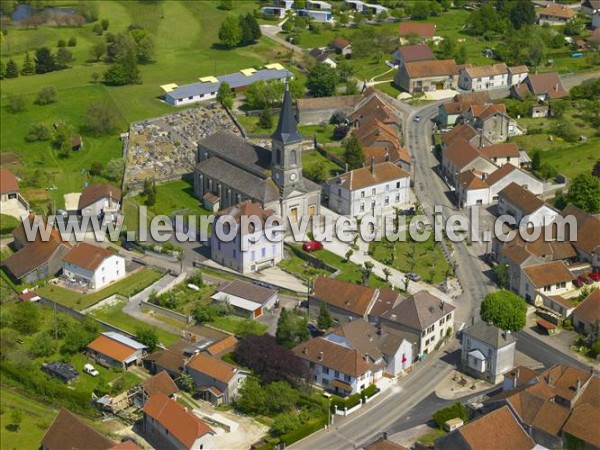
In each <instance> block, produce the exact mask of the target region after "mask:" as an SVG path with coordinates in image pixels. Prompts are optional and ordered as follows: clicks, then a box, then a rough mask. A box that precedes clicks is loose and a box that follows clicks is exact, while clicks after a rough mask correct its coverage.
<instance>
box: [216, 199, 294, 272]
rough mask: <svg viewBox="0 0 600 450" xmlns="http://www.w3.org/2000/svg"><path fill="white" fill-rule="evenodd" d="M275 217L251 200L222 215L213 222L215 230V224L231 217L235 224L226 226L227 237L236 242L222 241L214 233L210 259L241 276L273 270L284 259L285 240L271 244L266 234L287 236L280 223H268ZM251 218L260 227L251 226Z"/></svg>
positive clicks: (222, 212)
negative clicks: (245, 221)
mask: <svg viewBox="0 0 600 450" xmlns="http://www.w3.org/2000/svg"><path fill="white" fill-rule="evenodd" d="M274 214H275V212H274V211H273V210H271V209H265V208H263V207H262V206H261V205H260V203H256V202H252V201H250V200H248V201H245V202H242V203H238V204H237V205H234V206H231V207H229V208H227V209H224V210H222V211H219V213H218V214H217V215H216V216H215V219H214V222H213V230H215V227H216V226H218V225H216V224H217V221H218V220H219V218H221V217H222V216H225V217H229V218H231V219H233V223H232V222H231V221H225V222H223V229H224V233H225V234H227V235H230V234H231V235H233V236H235V238H234V239H233V240H229V241H227V240H222V239H220V238H219V236H218V233H216V232H215V233H212V234H211V241H210V257H211V259H212V260H213V261H215V262H217V263H219V264H221V265H223V266H225V267H229V268H231V269H233V270H236V271H238V272H240V273H250V272H258V271H260V270H262V269H265V268H267V267H274V266H275V265H276V264H277V263H278V262H279V261H281V259H282V258H283V240H281V239H280V240H279V241H277V242H272V241H270V240H269V239H267V238H266V234H267V233H273V234H272V235H273V236H275V235H280V234H283V233H285V224H283V223H282V222H281V220H274V221H273V222H272V223H271V222H269V221H268V219H269V218H270V217H271V216H273V215H274ZM250 218H255V219H256V220H257V221H258V225H255V224H253V223H250V220H251V219H250ZM242 219H244V220H246V219H247V220H248V223H244V221H243V220H242ZM230 227H231V228H230ZM244 228H245V229H244Z"/></svg>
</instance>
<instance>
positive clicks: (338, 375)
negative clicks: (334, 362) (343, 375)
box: [334, 370, 340, 378]
mask: <svg viewBox="0 0 600 450" xmlns="http://www.w3.org/2000/svg"><path fill="white" fill-rule="evenodd" d="M334 375H335V377H336V378H339V377H340V372H339V370H336V371H335V372H334Z"/></svg>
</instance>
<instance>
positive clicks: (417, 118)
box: [413, 115, 421, 122]
mask: <svg viewBox="0 0 600 450" xmlns="http://www.w3.org/2000/svg"><path fill="white" fill-rule="evenodd" d="M413 121H414V122H420V121H421V116H419V115H416V116H415V117H414V118H413Z"/></svg>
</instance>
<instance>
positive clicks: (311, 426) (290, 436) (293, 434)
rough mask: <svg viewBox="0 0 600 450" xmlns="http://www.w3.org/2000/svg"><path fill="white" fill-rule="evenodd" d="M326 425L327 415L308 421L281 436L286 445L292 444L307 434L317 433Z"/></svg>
mask: <svg viewBox="0 0 600 450" xmlns="http://www.w3.org/2000/svg"><path fill="white" fill-rule="evenodd" d="M325 425H327V416H322V417H320V418H318V419H314V420H313V421H309V422H307V423H306V425H303V426H301V427H300V428H297V429H295V430H294V431H290V432H289V433H287V434H284V435H283V436H281V442H283V443H285V445H286V446H288V445H292V444H293V443H294V442H298V441H299V440H300V439H304V438H305V437H306V436H309V435H311V434H313V433H316V432H317V431H319V430H320V429H321V428H323V427H324V426H325Z"/></svg>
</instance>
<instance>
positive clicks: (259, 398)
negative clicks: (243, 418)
mask: <svg viewBox="0 0 600 450" xmlns="http://www.w3.org/2000/svg"><path fill="white" fill-rule="evenodd" d="M266 404H267V395H266V391H265V390H264V389H263V387H262V386H261V385H260V381H259V380H258V379H257V378H256V377H248V378H246V381H244V384H243V385H242V387H241V388H240V390H239V396H238V398H237V400H236V402H235V406H236V407H237V409H239V410H240V411H241V412H243V413H245V414H263V413H265V412H266Z"/></svg>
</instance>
